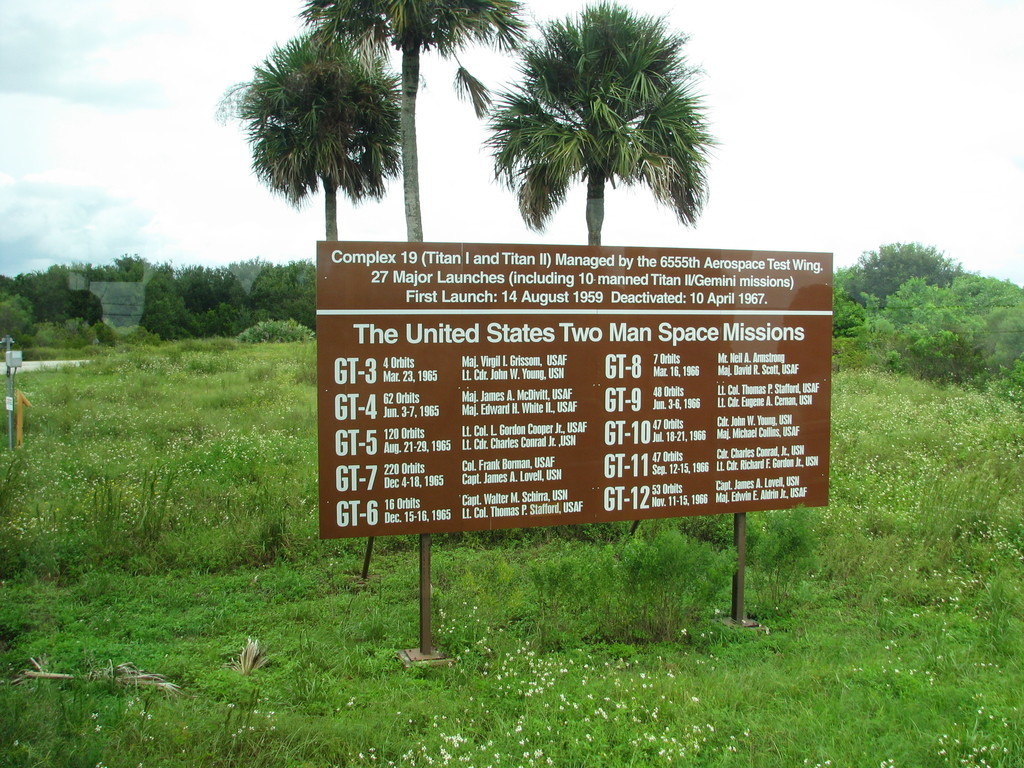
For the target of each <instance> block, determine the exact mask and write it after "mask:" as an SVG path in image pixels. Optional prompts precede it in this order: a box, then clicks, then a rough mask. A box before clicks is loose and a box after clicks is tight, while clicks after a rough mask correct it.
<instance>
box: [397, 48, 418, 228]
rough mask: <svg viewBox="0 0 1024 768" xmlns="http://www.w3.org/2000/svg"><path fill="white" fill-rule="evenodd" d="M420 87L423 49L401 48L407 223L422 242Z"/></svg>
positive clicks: (403, 171) (402, 122)
mask: <svg viewBox="0 0 1024 768" xmlns="http://www.w3.org/2000/svg"><path fill="white" fill-rule="evenodd" d="M419 87H420V49H419V48H417V47H413V46H410V47H409V48H407V49H405V50H403V51H402V113H401V126H402V181H403V187H404V190H405V226H406V231H407V234H408V240H409V242H410V243H421V242H423V217H422V215H421V214H420V171H419V154H418V152H417V149H416V93H417V92H418V91H419Z"/></svg>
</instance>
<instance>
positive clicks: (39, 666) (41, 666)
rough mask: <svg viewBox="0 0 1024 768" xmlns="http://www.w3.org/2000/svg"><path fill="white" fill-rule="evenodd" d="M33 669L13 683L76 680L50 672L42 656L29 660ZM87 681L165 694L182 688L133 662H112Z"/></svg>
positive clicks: (178, 692) (88, 677)
mask: <svg viewBox="0 0 1024 768" xmlns="http://www.w3.org/2000/svg"><path fill="white" fill-rule="evenodd" d="M29 662H30V663H31V664H32V667H33V669H24V670H22V671H21V672H19V673H18V674H17V676H16V677H15V678H14V680H13V681H12V683H13V684H14V685H18V684H19V683H24V682H26V681H28V680H74V679H75V676H74V675H67V674H63V673H59V672H50V671H48V670H47V669H46V667H47V659H46V657H45V656H41V657H40V658H38V659H29ZM86 679H87V680H111V681H113V682H115V683H117V684H118V685H125V686H128V685H134V686H136V687H137V686H152V687H153V688H157V689H158V690H161V691H164V692H165V693H172V694H180V693H181V688H180V687H178V686H177V685H175V684H174V683H172V682H169V681H168V680H167V678H166V677H164V676H163V675H157V674H154V673H153V672H145V671H143V670H141V669H139V668H138V667H136V666H135V665H134V664H132V663H131V662H128V663H126V664H118V665H117V666H116V667H115V666H114V663H113V662H111V661H108V662H107V666H105V667H100V668H99V669H94V670H92V671H91V672H89V674H88V675H86Z"/></svg>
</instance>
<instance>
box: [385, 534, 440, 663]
mask: <svg viewBox="0 0 1024 768" xmlns="http://www.w3.org/2000/svg"><path fill="white" fill-rule="evenodd" d="M432 591H433V586H432V584H431V581H430V534H429V533H421V534H420V646H419V648H407V649H406V650H404V651H399V652H398V658H399V659H401V660H402V663H403V664H404V665H405V666H407V667H411V666H413V665H415V664H451V663H452V659H450V658H449V657H447V656H445V655H444V654H443V653H441V652H440V651H438V650H437V649H436V648H435V647H434V640H433V636H432V632H431V621H430V607H431V603H430V597H431V592H432Z"/></svg>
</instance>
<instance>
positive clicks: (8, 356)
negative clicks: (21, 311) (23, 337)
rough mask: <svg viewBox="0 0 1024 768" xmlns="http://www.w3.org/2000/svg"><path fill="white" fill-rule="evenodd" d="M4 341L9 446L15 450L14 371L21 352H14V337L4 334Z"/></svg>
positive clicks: (17, 365) (19, 361)
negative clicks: (12, 345) (12, 346)
mask: <svg viewBox="0 0 1024 768" xmlns="http://www.w3.org/2000/svg"><path fill="white" fill-rule="evenodd" d="M2 341H3V342H4V345H5V347H6V349H5V356H4V359H5V360H6V362H7V399H6V405H7V448H8V449H9V450H12V451H13V450H14V371H15V370H17V369H18V367H19V366H20V365H21V352H12V351H11V344H13V343H14V339H12V338H11V337H10V335H7V336H4V337H3V339H2Z"/></svg>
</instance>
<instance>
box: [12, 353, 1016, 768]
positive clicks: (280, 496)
mask: <svg viewBox="0 0 1024 768" xmlns="http://www.w3.org/2000/svg"><path fill="white" fill-rule="evenodd" d="M313 355H314V350H313V347H312V345H280V346H279V345H265V346H255V347H245V348H240V347H238V345H235V344H231V343H196V342H190V343H187V344H180V345H170V346H166V347H161V348H157V349H152V350H135V351H128V352H115V353H111V354H108V355H107V356H105V357H103V358H102V359H100V360H98V361H96V362H95V363H93V364H90V365H89V366H86V367H83V368H78V369H69V370H62V371H54V372H44V373H32V374H26V375H24V376H20V377H19V387H20V388H22V389H23V390H24V391H25V392H26V394H27V395H28V397H29V399H30V400H31V402H32V404H33V407H32V409H31V411H30V415H29V422H28V425H27V430H26V445H25V447H24V448H23V449H21V450H19V451H17V452H16V453H15V454H13V455H11V454H9V453H5V454H4V455H3V456H2V458H0V766H17V767H19V768H20V767H22V766H39V767H40V768H42V766H47V767H49V766H82V767H83V768H95V767H96V766H106V767H107V768H121V767H122V766H124V767H129V766H130V767H131V768H135V766H138V765H140V764H141V765H143V766H210V767H211V768H212V767H223V766H246V767H247V768H249V767H251V766H257V767H258V766H268V767H270V766H283V767H289V768H321V767H323V768H326V767H327V766H378V765H379V766H389V765H396V766H443V765H453V766H454V765H467V766H478V767H479V766H491V765H494V766H546V765H554V766H580V767H581V768H582V767H583V766H586V767H587V768H590V767H591V766H594V765H608V766H656V765H687V766H691V765H692V766H730V767H731V766H758V767H760V766H803V765H808V766H824V765H831V766H894V767H895V766H915V767H916V766H922V767H925V768H927V767H929V766H935V767H936V768H937V767H939V766H1004V767H1006V768H1009V767H1011V766H1013V767H1015V768H1016V767H1017V766H1020V765H1022V764H1024V713H1022V712H1021V707H1022V703H1021V702H1022V700H1021V696H1020V691H1021V690H1024V670H1022V662H1021V659H1022V658H1024V640H1022V637H1024V592H1022V588H1021V584H1022V583H1024V579H1022V577H1024V523H1022V501H1021V500H1022V499H1024V488H1022V484H1024V471H1022V469H1024V466H1022V465H1024V458H1022V456H1024V437H1022V436H1024V418H1022V415H1021V413H1020V412H1019V411H1017V410H1015V409H1014V408H1013V407H1011V406H1010V405H1008V404H1007V403H1005V402H1004V401H1002V400H999V399H997V398H994V397H992V396H988V395H986V394H984V393H979V392H973V391H966V390H960V389H954V388H946V389H943V388H936V387H934V386H931V385H927V384H922V383H920V382H916V381H912V380H909V379H904V378H897V377H891V376H882V375H878V374H874V373H861V372H850V373H846V372H844V373H842V374H839V375H837V377H836V379H835V381H834V397H833V453H832V493H831V498H832V502H831V505H830V506H829V507H828V508H827V509H816V510H794V511H788V512H765V513H756V514H751V515H750V516H749V520H748V526H749V541H750V554H749V570H748V576H747V584H748V593H747V605H748V611H749V613H750V614H751V615H753V616H755V617H756V618H758V619H759V620H760V621H761V622H762V623H763V624H765V625H766V626H767V627H769V628H770V631H769V632H767V633H765V632H753V631H746V630H735V629H730V628H727V627H726V626H724V625H723V624H721V623H719V622H718V621H716V614H721V613H722V612H725V611H727V609H728V605H729V593H728V589H729V578H728V573H729V571H730V569H731V567H732V552H731V525H730V521H729V519H728V518H726V517H714V518H693V519H683V520H666V521H648V522H645V523H644V524H643V525H642V526H641V527H640V530H639V533H638V535H637V537H636V538H635V539H633V540H629V539H628V537H627V536H626V535H625V534H626V528H625V526H619V525H594V526H581V527H578V528H545V529H530V530H524V531H508V532H494V533H488V534H462V535H449V536H436V537H435V546H434V573H433V581H434V608H435V610H434V629H435V639H436V640H437V642H438V644H439V645H440V646H441V647H442V648H443V649H444V650H446V651H447V652H448V653H450V654H452V655H454V656H455V657H457V663H456V664H454V665H453V666H451V667H444V668H425V669H413V670H405V669H403V668H402V667H401V665H400V664H399V663H398V661H397V660H396V658H395V651H396V650H398V649H401V648H409V647H413V646H415V645H416V644H417V642H418V639H417V630H418V624H417V617H418V604H417V593H418V583H417V565H418V564H417V561H416V554H415V540H414V539H413V538H411V537H390V538H383V539H379V540H378V541H377V548H376V552H375V556H374V561H373V569H372V570H373V574H374V578H373V579H371V581H370V582H369V583H368V584H367V585H360V584H358V583H357V582H356V580H355V578H354V575H355V574H356V572H357V571H358V570H359V568H360V566H361V558H362V549H363V545H364V542H363V541H361V540H346V541H330V542H321V541H319V540H318V538H317V534H316V478H315V476H314V473H315V451H316V447H315V436H314V430H315V404H314V387H313V384H314V375H313V368H314V359H313ZM249 638H254V639H258V641H259V643H260V645H261V646H263V647H264V648H265V649H266V652H267V657H268V662H267V664H266V665H265V666H263V667H260V668H258V669H254V670H252V672H251V674H248V675H242V674H240V673H239V672H238V671H236V670H234V669H231V668H230V666H229V665H230V664H232V662H236V661H237V659H238V656H239V654H240V653H241V651H242V649H243V647H244V646H245V644H246V642H247V640H248V639H249ZM31 659H36V660H39V661H40V663H41V664H42V665H43V667H44V669H46V670H48V671H51V672H54V673H63V674H68V675H72V676H73V677H74V679H72V680H40V679H35V680H27V681H24V682H21V683H20V684H17V685H15V684H13V680H14V679H15V678H16V676H17V674H18V673H19V672H20V671H22V670H25V669H28V668H30V666H31V661H30V660H31ZM44 659H45V660H44ZM125 662H131V663H133V664H135V665H136V666H137V667H139V668H141V669H143V670H146V671H148V672H153V673H159V674H161V675H164V676H165V677H166V678H167V679H168V680H170V681H171V682H173V683H175V684H177V685H179V686H180V687H181V689H182V694H183V695H181V696H173V695H170V694H167V693H164V692H162V691H160V690H157V689H154V688H147V687H145V686H140V687H138V688H135V687H132V686H127V687H126V686H124V685H121V684H118V683H117V682H115V681H113V680H110V679H103V678H102V677H100V678H94V677H92V676H91V673H94V672H96V671H97V670H103V669H104V668H106V667H108V665H111V664H112V665H118V664H121V663H125Z"/></svg>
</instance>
